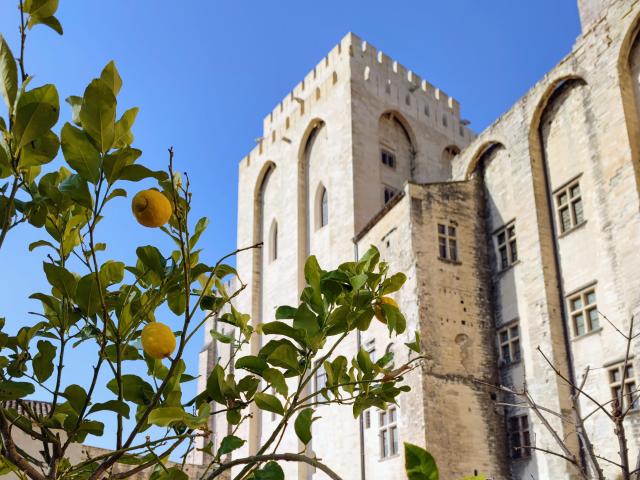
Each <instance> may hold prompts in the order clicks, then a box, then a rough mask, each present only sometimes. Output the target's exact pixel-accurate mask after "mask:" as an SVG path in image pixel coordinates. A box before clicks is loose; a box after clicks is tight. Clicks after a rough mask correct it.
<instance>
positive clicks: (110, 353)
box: [104, 345, 144, 362]
mask: <svg viewBox="0 0 640 480" xmlns="http://www.w3.org/2000/svg"><path fill="white" fill-rule="evenodd" d="M104 355H105V357H107V358H108V359H109V360H111V361H112V362H115V361H117V358H118V356H117V351H116V346H115V345H107V346H106V347H105V349H104ZM143 358H144V357H143V356H142V355H140V352H139V351H138V349H137V348H135V347H133V346H131V345H121V348H120V361H122V362H124V361H125V360H142V359H143Z"/></svg>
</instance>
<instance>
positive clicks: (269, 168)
mask: <svg viewBox="0 0 640 480" xmlns="http://www.w3.org/2000/svg"><path fill="white" fill-rule="evenodd" d="M275 169H276V164H275V163H273V162H272V161H271V160H268V161H266V162H265V164H264V165H263V166H262V169H261V170H260V173H259V174H258V177H257V180H256V185H255V187H254V190H253V242H254V243H258V242H261V241H262V221H263V218H262V207H263V200H264V192H265V190H266V187H267V184H268V183H269V179H270V178H271V174H272V173H273V172H274V170H275Z"/></svg>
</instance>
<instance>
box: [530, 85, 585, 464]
mask: <svg viewBox="0 0 640 480" xmlns="http://www.w3.org/2000/svg"><path fill="white" fill-rule="evenodd" d="M576 85H582V86H586V85H587V83H586V82H585V80H584V79H583V78H582V77H580V76H579V75H577V74H575V73H568V74H566V75H562V76H559V77H557V78H555V79H553V80H552V81H550V82H548V84H547V87H546V88H545V89H544V91H543V92H542V94H541V95H540V97H539V99H538V102H537V104H536V106H535V108H534V109H533V111H532V114H531V117H530V122H529V132H528V136H529V162H530V168H531V171H532V179H533V185H532V187H533V196H534V204H535V221H536V223H537V235H538V240H539V242H540V257H541V262H542V264H543V265H548V266H549V268H548V269H545V273H544V276H545V285H546V287H545V295H546V298H547V302H548V304H549V307H548V308H549V310H548V313H547V314H548V315H549V316H550V318H554V317H555V321H550V322H549V326H548V329H549V330H548V335H549V339H550V342H549V344H550V345H551V346H552V347H551V350H550V355H551V356H552V359H553V360H552V361H553V362H554V363H555V364H556V365H558V366H559V367H560V368H561V369H563V370H565V371H567V372H568V373H569V375H570V377H573V376H574V367H573V361H572V358H571V353H570V351H571V348H570V336H569V332H568V322H567V313H566V305H565V298H564V297H565V295H564V286H563V278H562V266H561V265H562V264H561V259H560V253H559V246H558V243H557V233H556V227H555V222H554V215H555V211H554V207H553V203H552V198H551V195H552V187H551V181H550V178H549V171H548V164H547V158H546V152H545V148H544V140H543V130H542V120H543V118H544V115H545V113H546V111H547V109H548V108H550V107H552V106H554V103H555V100H558V99H560V100H561V99H562V94H563V92H565V91H566V89H567V88H574V87H575V86H576ZM554 304H555V305H556V306H557V307H555V308H553V307H552V306H553V305H554ZM556 380H557V379H556ZM555 388H557V389H558V393H559V396H560V397H559V403H560V405H559V408H570V396H571V393H572V392H571V390H570V388H569V387H568V386H567V385H564V384H562V385H560V384H556V386H555ZM561 434H562V435H563V436H565V437H566V438H570V439H571V443H570V445H569V447H570V449H571V451H572V452H573V453H574V454H575V455H578V454H579V450H580V447H579V445H578V442H577V440H576V439H577V436H576V435H575V430H574V429H572V428H571V426H570V425H566V426H565V425H563V427H562V431H561Z"/></svg>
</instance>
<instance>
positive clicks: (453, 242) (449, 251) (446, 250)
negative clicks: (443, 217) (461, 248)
mask: <svg viewBox="0 0 640 480" xmlns="http://www.w3.org/2000/svg"><path fill="white" fill-rule="evenodd" d="M457 235H458V231H457V228H456V227H454V226H452V225H443V224H441V223H439V224H438V254H439V256H440V258H442V259H444V260H452V261H454V262H457V261H458V240H457Z"/></svg>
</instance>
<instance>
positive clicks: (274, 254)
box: [269, 219, 278, 262]
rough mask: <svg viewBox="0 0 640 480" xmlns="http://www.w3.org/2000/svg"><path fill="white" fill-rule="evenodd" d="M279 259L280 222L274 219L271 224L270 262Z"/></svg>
mask: <svg viewBox="0 0 640 480" xmlns="http://www.w3.org/2000/svg"><path fill="white" fill-rule="evenodd" d="M277 258H278V222H277V221H276V220H275V219H274V220H273V222H271V230H270V231H269V261H270V262H273V261H274V260H276V259H277Z"/></svg>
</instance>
